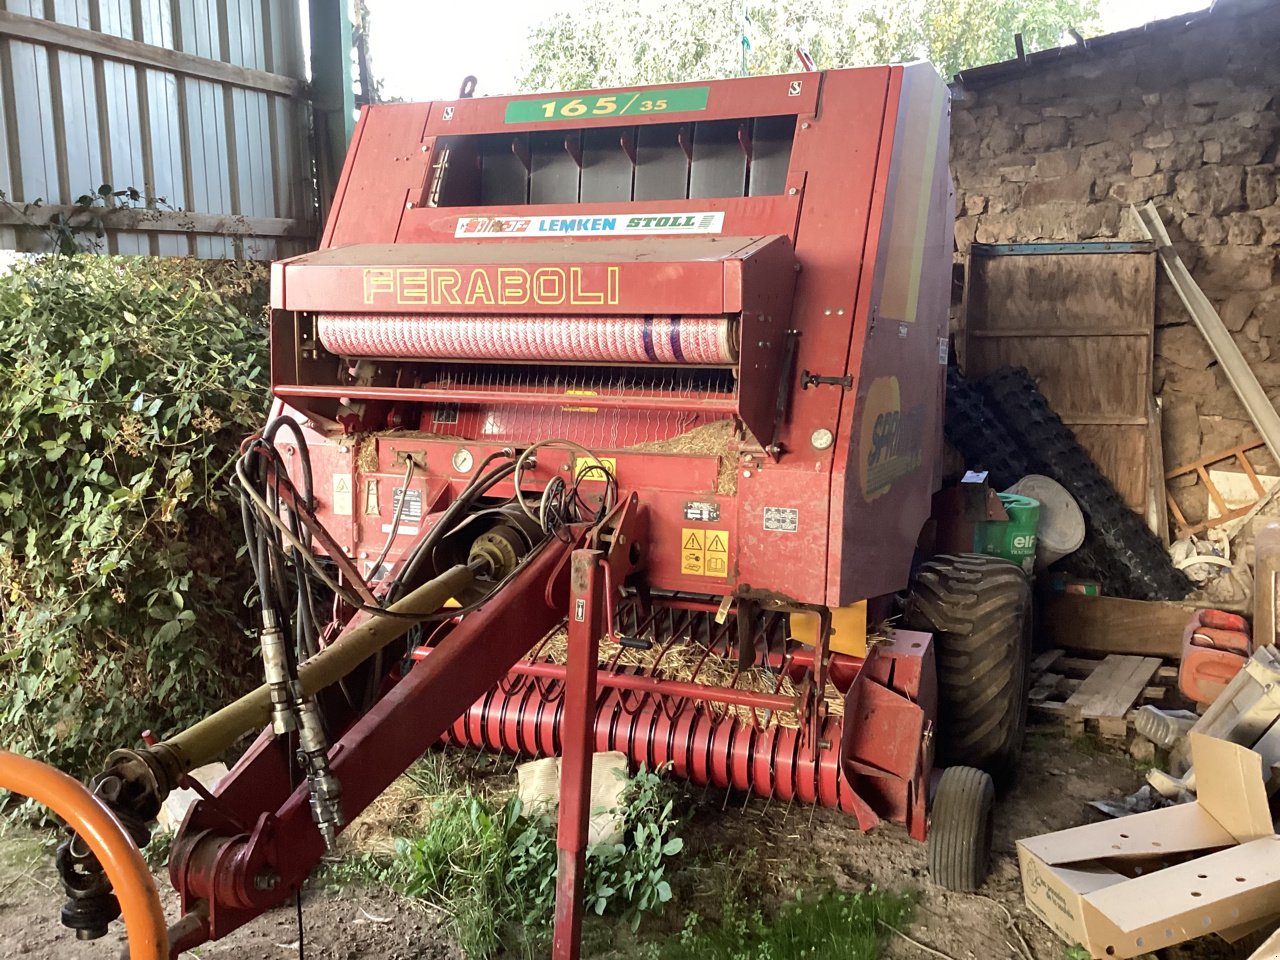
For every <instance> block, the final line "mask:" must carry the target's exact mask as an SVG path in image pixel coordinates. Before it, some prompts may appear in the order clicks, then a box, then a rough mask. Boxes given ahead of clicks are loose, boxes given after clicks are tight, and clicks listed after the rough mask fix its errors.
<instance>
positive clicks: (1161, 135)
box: [1142, 129, 1174, 150]
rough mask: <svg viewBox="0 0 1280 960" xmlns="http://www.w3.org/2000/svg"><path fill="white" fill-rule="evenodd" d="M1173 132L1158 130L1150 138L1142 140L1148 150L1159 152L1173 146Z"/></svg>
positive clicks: (1146, 137)
mask: <svg viewBox="0 0 1280 960" xmlns="http://www.w3.org/2000/svg"><path fill="white" fill-rule="evenodd" d="M1173 139H1174V138H1173V131H1172V130H1169V129H1165V130H1157V131H1155V132H1154V133H1152V134H1150V135H1149V136H1145V137H1143V138H1142V145H1143V146H1144V147H1146V148H1147V149H1148V150H1159V149H1161V148H1163V147H1171V146H1173Z"/></svg>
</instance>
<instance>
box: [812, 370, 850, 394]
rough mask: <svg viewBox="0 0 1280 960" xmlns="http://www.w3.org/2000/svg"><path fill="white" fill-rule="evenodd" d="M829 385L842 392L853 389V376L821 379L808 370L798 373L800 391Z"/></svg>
mask: <svg viewBox="0 0 1280 960" xmlns="http://www.w3.org/2000/svg"><path fill="white" fill-rule="evenodd" d="M824 384H829V385H830V386H833V387H840V388H842V389H844V390H852V389H853V374H851V373H847V374H845V375H844V376H843V377H822V376H819V375H818V374H816V373H810V372H809V371H808V370H802V371H800V389H801V390H808V389H809V388H810V387H820V386H822V385H824Z"/></svg>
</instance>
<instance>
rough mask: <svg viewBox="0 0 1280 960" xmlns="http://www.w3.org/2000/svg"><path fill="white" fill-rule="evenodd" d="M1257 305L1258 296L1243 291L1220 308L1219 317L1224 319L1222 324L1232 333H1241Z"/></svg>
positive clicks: (1228, 299)
mask: <svg viewBox="0 0 1280 960" xmlns="http://www.w3.org/2000/svg"><path fill="white" fill-rule="evenodd" d="M1257 305H1258V294H1257V293H1254V292H1252V291H1243V290H1242V291H1240V292H1238V293H1233V294H1231V296H1229V297H1227V299H1226V300H1225V301H1224V302H1223V303H1222V305H1221V306H1220V307H1218V316H1220V317H1221V318H1222V322H1223V323H1224V324H1225V325H1226V328H1227V329H1228V330H1230V331H1231V332H1232V333H1239V332H1240V331H1241V330H1243V329H1244V323H1245V321H1246V320H1248V319H1249V315H1250V314H1252V313H1253V311H1254V308H1255V307H1256V306H1257Z"/></svg>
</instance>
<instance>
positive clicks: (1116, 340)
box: [965, 258, 1151, 423]
mask: <svg viewBox="0 0 1280 960" xmlns="http://www.w3.org/2000/svg"><path fill="white" fill-rule="evenodd" d="M1020 259H1021V258H1020ZM1149 340H1150V334H1148V335H1147V336H1144V337H1091V336H1085V337H1037V338H1035V339H1028V338H1024V337H980V338H973V339H971V341H970V343H969V354H968V361H967V363H968V365H967V367H966V369H965V372H966V373H967V374H968V375H970V376H984V375H986V374H988V373H990V372H992V371H993V370H998V369H1000V368H1001V367H1026V368H1027V369H1028V370H1029V371H1031V374H1032V376H1034V377H1035V378H1036V383H1037V385H1038V386H1039V387H1040V392H1041V393H1043V394H1044V396H1045V399H1046V400H1048V401H1049V406H1051V407H1053V410H1054V412H1055V413H1056V414H1057V415H1058V416H1060V417H1061V418H1062V419H1063V421H1064V422H1066V421H1070V420H1078V421H1088V420H1089V419H1091V418H1092V417H1096V416H1103V415H1110V416H1127V417H1135V418H1137V419H1138V420H1139V421H1140V422H1142V423H1146V422H1147V397H1148V396H1150V390H1151V386H1150V384H1149V383H1148V382H1147V379H1146V378H1145V377H1144V376H1142V375H1141V371H1142V368H1143V365H1144V364H1145V362H1146V357H1147V351H1148V349H1149Z"/></svg>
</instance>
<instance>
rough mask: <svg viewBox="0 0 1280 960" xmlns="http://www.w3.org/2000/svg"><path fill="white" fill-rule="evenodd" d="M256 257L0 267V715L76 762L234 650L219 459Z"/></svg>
mask: <svg viewBox="0 0 1280 960" xmlns="http://www.w3.org/2000/svg"><path fill="white" fill-rule="evenodd" d="M264 279H265V277H264V272H263V271H262V270H261V268H255V267H245V266H242V265H237V264H225V265H212V266H211V265H204V264H199V263H197V262H193V261H181V260H172V261H165V260H152V259H148V258H140V259H136V260H132V259H122V258H114V257H93V256H77V257H51V258H48V259H45V260H42V261H39V262H36V263H33V264H29V265H26V266H19V267H18V268H17V269H15V270H14V271H13V272H12V273H8V274H5V275H4V276H0V316H2V317H3V318H4V320H3V322H0V730H2V731H3V733H4V735H3V738H2V739H3V742H4V745H5V746H6V747H9V748H11V749H17V750H20V751H22V752H25V753H29V754H31V755H34V756H37V757H39V758H40V759H42V760H46V761H50V762H53V763H55V764H57V765H59V766H61V767H63V768H64V769H67V770H70V771H73V772H77V773H83V772H85V771H86V769H87V768H88V767H89V766H90V765H92V764H94V763H95V762H97V761H98V760H100V759H101V758H102V756H104V755H105V753H106V751H109V750H110V749H112V748H114V747H118V746H127V745H131V744H134V743H136V742H137V740H138V735H139V733H140V732H141V731H142V729H144V728H145V727H154V728H155V729H156V730H157V731H158V732H159V731H164V732H169V731H171V730H172V729H173V728H174V727H175V726H176V725H178V724H180V723H184V722H187V721H190V720H193V719H195V718H197V717H198V716H201V715H203V713H204V712H205V711H207V710H208V709H209V708H210V707H212V706H215V705H218V704H220V703H221V702H222V701H223V700H224V699H225V698H226V697H227V696H228V695H229V694H230V693H231V692H232V688H233V687H234V686H235V677H236V676H237V675H240V674H243V673H244V668H245V666H246V665H248V664H249V662H250V653H251V651H252V647H251V645H250V644H249V643H248V642H246V640H245V638H244V631H243V629H242V627H241V625H240V618H241V610H242V607H241V603H240V596H241V593H242V590H243V582H242V580H241V574H240V572H239V565H238V564H237V562H236V558H235V555H236V550H237V545H238V541H237V530H238V527H239V524H238V522H236V521H237V513H236V511H235V510H234V509H229V508H230V507H233V506H234V504H233V502H229V500H228V498H229V497H230V487H229V485H228V483H227V482H226V473H227V470H228V466H229V464H230V463H231V460H232V457H233V456H234V454H235V451H236V448H237V446H238V443H239V440H240V438H241V436H243V434H245V433H247V432H249V431H251V430H253V429H256V428H257V426H258V425H259V424H260V422H261V418H262V408H263V404H264V398H265V397H266V395H267V388H266V383H265V375H264V370H265V368H266V339H265V330H264V328H263V325H262V323H261V320H260V317H261V313H262V287H263V280H264Z"/></svg>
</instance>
